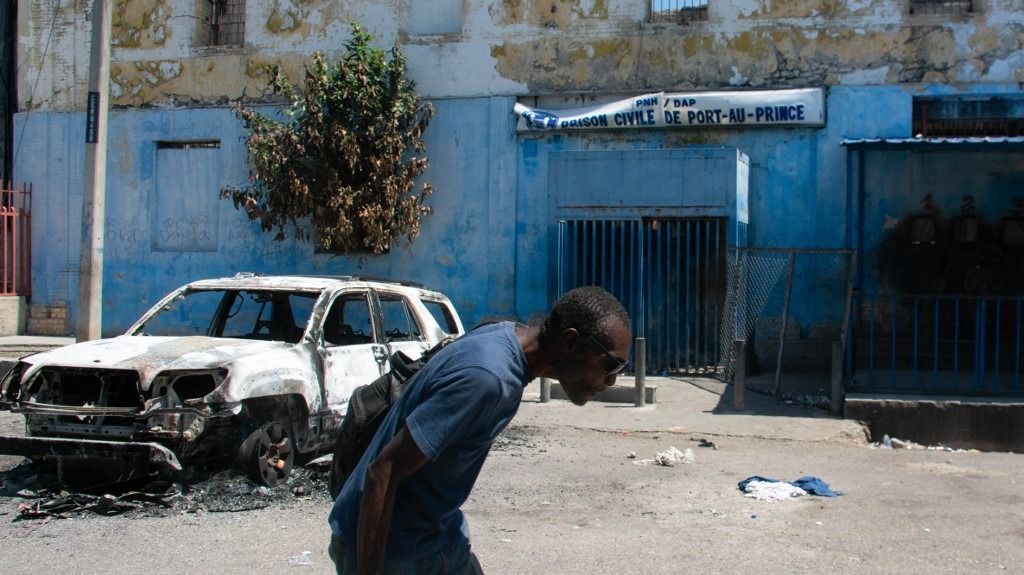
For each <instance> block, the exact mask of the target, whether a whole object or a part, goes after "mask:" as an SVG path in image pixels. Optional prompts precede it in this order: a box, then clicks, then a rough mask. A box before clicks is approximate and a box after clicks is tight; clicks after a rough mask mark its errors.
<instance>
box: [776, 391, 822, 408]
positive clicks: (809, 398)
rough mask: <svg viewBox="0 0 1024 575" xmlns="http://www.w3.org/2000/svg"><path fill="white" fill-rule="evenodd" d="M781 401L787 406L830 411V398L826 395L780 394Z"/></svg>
mask: <svg viewBox="0 0 1024 575" xmlns="http://www.w3.org/2000/svg"><path fill="white" fill-rule="evenodd" d="M779 399H781V400H782V401H783V402H784V403H786V404H787V405H802V406H805V407H813V408H815V409H824V410H830V409H832V398H831V397H829V396H827V395H821V394H814V393H796V394H793V393H788V392H785V391H784V392H782V393H781V394H779Z"/></svg>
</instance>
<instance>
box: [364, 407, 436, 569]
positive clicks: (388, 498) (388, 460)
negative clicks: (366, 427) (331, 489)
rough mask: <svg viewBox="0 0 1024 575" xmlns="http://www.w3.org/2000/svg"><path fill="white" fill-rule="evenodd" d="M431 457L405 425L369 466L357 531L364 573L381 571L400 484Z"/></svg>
mask: <svg viewBox="0 0 1024 575" xmlns="http://www.w3.org/2000/svg"><path fill="white" fill-rule="evenodd" d="M427 461H428V459H427V456H426V455H423V452H422V451H420V448H419V446H418V445H416V442H415V441H413V438H412V435H410V434H409V430H408V429H407V428H406V427H404V426H403V427H402V429H401V430H399V432H398V434H397V435H395V437H394V438H392V440H391V441H390V442H389V443H388V444H387V445H385V446H384V449H382V450H381V452H380V454H379V455H377V458H376V459H374V460H373V463H371V464H370V466H369V468H368V469H367V470H366V485H365V487H364V489H363V497H362V499H361V501H360V504H359V523H358V524H357V527H358V529H357V535H356V557H357V559H358V566H357V570H358V571H359V573H360V574H361V575H373V574H375V573H378V572H379V571H380V567H381V565H382V564H383V561H384V550H385V547H386V546H387V542H388V531H389V530H390V528H391V513H392V510H393V509H394V503H395V493H396V492H397V491H398V485H399V484H400V483H401V482H402V480H404V479H405V478H406V477H409V476H410V475H412V474H413V473H415V472H416V470H418V469H419V468H421V467H423V466H424V465H426V463H427Z"/></svg>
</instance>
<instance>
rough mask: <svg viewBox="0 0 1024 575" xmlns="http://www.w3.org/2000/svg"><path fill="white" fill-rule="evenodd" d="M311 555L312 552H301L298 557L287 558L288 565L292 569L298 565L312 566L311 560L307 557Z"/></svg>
mask: <svg viewBox="0 0 1024 575" xmlns="http://www.w3.org/2000/svg"><path fill="white" fill-rule="evenodd" d="M312 553H313V552H312V551H303V552H302V553H300V554H298V555H292V556H291V557H289V558H288V564H289V565H291V566H293V567H298V566H300V565H312V564H313V560H312V559H311V558H310V557H309V556H310V555H311V554H312Z"/></svg>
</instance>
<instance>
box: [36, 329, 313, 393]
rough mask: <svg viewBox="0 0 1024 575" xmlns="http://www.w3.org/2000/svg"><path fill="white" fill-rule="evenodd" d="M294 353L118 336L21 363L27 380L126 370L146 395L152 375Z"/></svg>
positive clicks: (258, 345)
mask: <svg viewBox="0 0 1024 575" xmlns="http://www.w3.org/2000/svg"><path fill="white" fill-rule="evenodd" d="M300 345H301V344H300ZM294 347H296V346H295V345H293V344H289V343H284V342H277V341H252V340H245V339H227V338H213V337H199V336H195V337H150V336H120V337H115V338H110V339H101V340H96V341H89V342H83V343H76V344H73V345H69V346H65V347H61V348H58V349H55V350H52V351H47V352H43V353H38V354H35V355H31V356H28V357H26V358H23V359H22V362H24V363H26V364H28V365H29V366H31V367H29V369H28V370H26V373H25V375H26V376H27V375H29V374H31V373H33V372H35V371H36V370H38V369H40V368H42V367H47V366H64V367H76V368H84V369H90V368H91V369H130V370H134V371H136V372H138V374H139V378H140V384H141V387H142V388H143V390H145V389H148V388H149V386H150V383H151V382H152V380H153V378H154V377H155V376H156V375H157V374H159V373H160V372H163V371H166V370H192V369H195V370H202V369H216V368H222V367H223V368H226V367H229V366H230V365H231V363H233V362H235V361H237V360H238V359H240V358H244V357H253V356H258V357H259V359H258V360H257V361H258V362H259V363H261V364H264V363H270V364H273V362H274V361H275V359H274V358H275V356H278V355H288V354H289V351H290V350H291V349H292V348H294Z"/></svg>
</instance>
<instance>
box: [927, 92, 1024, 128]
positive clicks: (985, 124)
mask: <svg viewBox="0 0 1024 575" xmlns="http://www.w3.org/2000/svg"><path fill="white" fill-rule="evenodd" d="M913 129H914V134H915V135H917V136H921V137H985V136H1024V98H1020V97H1018V96H1014V95H1007V96H1001V95H1000V96H981V95H978V96H933V97H915V98H914V116H913Z"/></svg>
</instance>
